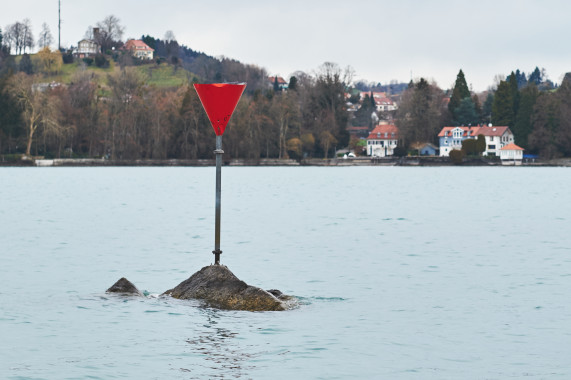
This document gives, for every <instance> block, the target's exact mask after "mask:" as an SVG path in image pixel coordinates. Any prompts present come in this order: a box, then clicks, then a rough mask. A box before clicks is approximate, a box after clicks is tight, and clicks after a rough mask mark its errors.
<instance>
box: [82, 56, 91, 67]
mask: <svg viewBox="0 0 571 380" xmlns="http://www.w3.org/2000/svg"><path fill="white" fill-rule="evenodd" d="M83 62H85V64H86V65H87V66H91V64H92V63H93V58H89V57H87V58H83Z"/></svg>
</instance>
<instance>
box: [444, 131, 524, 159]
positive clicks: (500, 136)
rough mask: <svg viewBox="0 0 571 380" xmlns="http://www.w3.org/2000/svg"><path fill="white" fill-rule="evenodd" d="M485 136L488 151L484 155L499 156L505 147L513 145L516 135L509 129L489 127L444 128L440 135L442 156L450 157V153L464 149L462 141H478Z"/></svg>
mask: <svg viewBox="0 0 571 380" xmlns="http://www.w3.org/2000/svg"><path fill="white" fill-rule="evenodd" d="M479 135H483V136H484V137H485V139H486V150H485V151H484V153H483V155H484V156H488V155H493V156H499V154H500V149H502V148H503V147H504V146H505V145H508V144H513V142H514V135H513V133H512V131H511V130H510V128H509V127H506V126H502V127H495V126H492V125H491V124H490V125H489V126H485V125H484V126H480V125H477V126H474V127H471V126H468V127H464V126H461V127H443V128H442V130H441V131H440V133H439V134H438V139H439V141H440V156H446V157H448V156H449V155H450V151H452V150H454V149H457V150H460V149H462V141H464V140H466V139H476V138H478V136H479Z"/></svg>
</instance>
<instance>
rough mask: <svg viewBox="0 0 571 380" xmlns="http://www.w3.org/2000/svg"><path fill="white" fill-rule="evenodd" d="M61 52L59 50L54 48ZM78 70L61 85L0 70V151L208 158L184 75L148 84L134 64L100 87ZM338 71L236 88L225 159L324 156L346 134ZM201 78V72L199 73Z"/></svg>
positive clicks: (205, 133)
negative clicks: (240, 91) (275, 85)
mask: <svg viewBox="0 0 571 380" xmlns="http://www.w3.org/2000/svg"><path fill="white" fill-rule="evenodd" d="M60 59H61V57H60ZM95 79H96V78H95V77H94V74H93V73H92V72H90V71H87V70H79V71H77V72H76V73H75V75H74V77H73V78H72V80H71V83H70V84H68V85H61V84H53V83H51V84H50V83H49V82H46V80H45V78H44V77H43V76H42V75H41V74H27V73H26V72H24V71H19V72H13V71H12V70H6V71H5V72H4V73H3V74H2V75H0V114H1V115H2V117H1V118H0V153H2V154H25V155H28V156H44V157H102V156H105V157H108V158H110V159H115V160H121V159H171V158H173V159H202V158H212V145H213V141H214V140H213V137H214V134H213V132H212V129H211V127H210V123H209V121H208V119H207V117H206V114H205V112H204V110H203V109H202V105H201V103H200V101H199V98H198V96H197V94H196V91H195V90H194V88H193V87H192V82H193V81H194V82H198V79H197V78H196V77H193V79H192V81H190V82H189V83H187V84H185V85H183V86H179V87H176V88H166V89H165V88H157V87H154V86H148V85H147V83H146V78H145V77H144V76H143V75H141V72H140V71H138V70H136V68H135V67H132V66H125V67H123V68H122V69H121V70H119V71H117V72H115V73H112V74H108V75H107V77H106V83H107V84H106V86H105V88H104V91H103V93H104V94H103V95H102V90H101V86H102V85H101V82H100V81H97V80H95ZM346 80H347V78H345V77H344V71H343V70H341V69H340V68H339V67H338V66H337V65H335V64H331V63H326V64H324V65H323V66H322V67H321V68H320V69H319V70H317V72H316V73H315V75H308V74H304V73H298V76H297V77H293V78H291V80H290V84H293V85H292V86H291V87H290V89H289V90H288V91H287V92H286V91H275V90H274V89H272V88H271V86H270V87H269V88H266V89H261V88H258V89H255V90H254V91H253V92H250V93H245V94H244V95H243V97H242V99H241V100H240V102H239V104H238V106H237V109H236V111H235V114H234V116H233V118H232V119H231V122H230V124H229V126H228V128H227V131H226V133H225V136H224V150H225V152H226V153H227V154H226V156H225V157H227V158H251V159H260V158H287V157H291V158H296V159H300V158H302V157H304V156H305V157H308V156H314V157H320V156H321V157H331V155H332V154H333V152H334V150H335V148H336V147H341V146H346V145H347V144H348V142H349V138H348V134H347V132H346V125H347V112H346V109H345V102H344V91H345V88H346V82H345V81H346ZM201 82H202V81H201Z"/></svg>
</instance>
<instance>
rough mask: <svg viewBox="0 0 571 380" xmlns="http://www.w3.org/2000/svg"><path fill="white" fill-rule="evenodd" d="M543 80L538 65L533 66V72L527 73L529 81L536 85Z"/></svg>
mask: <svg viewBox="0 0 571 380" xmlns="http://www.w3.org/2000/svg"><path fill="white" fill-rule="evenodd" d="M542 81H543V78H542V76H541V71H539V67H537V66H536V67H535V70H533V72H532V73H531V74H529V83H530V84H531V83H533V84H535V85H536V86H539V85H540V84H541V82H542Z"/></svg>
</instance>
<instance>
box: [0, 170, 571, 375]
mask: <svg viewBox="0 0 571 380" xmlns="http://www.w3.org/2000/svg"><path fill="white" fill-rule="evenodd" d="M222 177H223V178H222V184H223V190H222V244H221V245H222V250H223V252H224V253H223V254H222V263H223V264H225V265H227V266H228V267H229V268H230V269H231V270H232V271H233V272H234V273H235V274H236V275H237V276H238V277H240V278H241V279H243V280H245V281H246V282H248V283H249V284H252V285H257V286H260V287H263V288H266V289H269V288H277V289H280V290H282V291H283V292H285V293H287V294H292V295H295V296H297V297H299V299H300V302H301V306H300V307H299V308H297V309H295V310H290V311H286V312H265V313H249V312H236V311H219V310H213V309H208V308H204V307H201V306H200V304H198V303H196V302H190V301H178V300H172V299H164V298H158V297H156V295H157V294H159V293H161V292H163V291H165V290H167V289H169V288H171V287H173V286H175V285H176V284H178V283H179V282H181V281H182V280H184V279H186V278H188V277H189V276H190V275H191V274H192V273H194V272H195V271H197V270H199V269H200V268H201V267H203V266H205V265H208V264H210V263H211V262H212V261H213V255H212V253H211V251H212V249H213V243H214V242H213V239H214V210H213V207H214V168H1V169H0V178H1V184H2V185H1V186H0V223H1V224H0V258H1V262H0V280H1V286H0V358H1V359H0V378H6V379H79V378H82V379H83V378H92V379H117V378H140V379H167V378H168V379H205V378H228V379H233V378H239V379H242V378H243V379H249V378H252V379H267V378H276V379H291V378H304V379H305V378H307V379H357V378H361V379H364V378H378V379H506V378H522V377H525V378H533V379H551V378H561V379H568V378H571V361H570V360H569V353H570V352H571V301H570V297H569V294H570V293H569V292H570V289H571V232H570V231H571V228H570V227H571V223H570V221H571V195H570V194H571V193H570V190H569V189H571V172H570V171H569V169H565V168H399V167H363V168H361V167H349V168H316V167H312V168H286V167H284V168H281V167H280V168H223V175H222ZM122 276H125V277H127V278H128V279H130V280H131V281H132V282H134V283H135V285H137V286H138V287H139V288H140V289H142V290H144V291H145V292H146V293H147V294H149V297H148V298H146V299H129V298H123V297H118V296H112V295H107V294H105V289H107V288H108V287H109V286H111V285H112V284H113V283H114V282H115V281H116V280H118V279H119V278H120V277H122Z"/></svg>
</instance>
